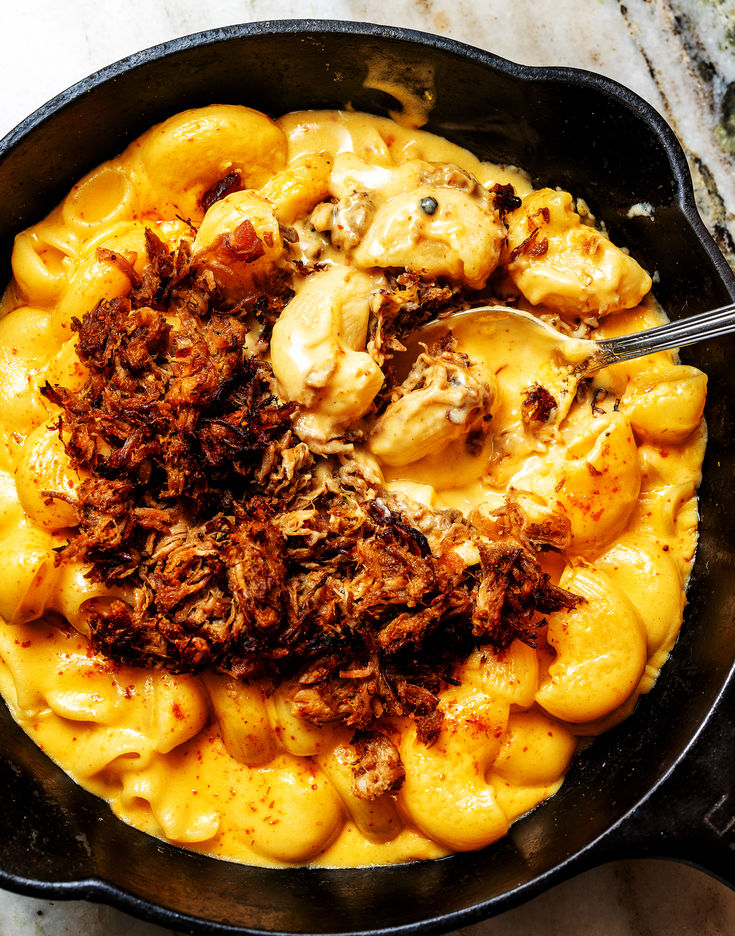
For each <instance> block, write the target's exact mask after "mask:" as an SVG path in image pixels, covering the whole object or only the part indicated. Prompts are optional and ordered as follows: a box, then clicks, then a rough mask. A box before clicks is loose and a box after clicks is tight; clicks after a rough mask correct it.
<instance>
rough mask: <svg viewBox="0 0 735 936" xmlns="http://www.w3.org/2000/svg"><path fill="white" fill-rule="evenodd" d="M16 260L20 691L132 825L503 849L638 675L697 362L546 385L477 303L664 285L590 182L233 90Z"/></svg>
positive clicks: (686, 483) (12, 541)
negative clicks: (596, 201)
mask: <svg viewBox="0 0 735 936" xmlns="http://www.w3.org/2000/svg"><path fill="white" fill-rule="evenodd" d="M12 270H13V281H12V283H11V285H10V287H9V289H8V291H7V293H6V296H5V299H4V301H3V310H4V313H5V314H4V317H3V318H2V319H1V320H0V360H1V361H2V367H0V442H1V445H0V692H1V693H2V696H3V698H4V699H5V702H6V704H7V706H8V708H9V710H10V712H11V714H12V716H13V718H14V719H15V720H16V721H17V722H18V724H19V725H20V726H21V728H22V729H23V730H24V731H26V732H27V733H28V734H29V735H30V737H31V738H32V739H33V740H34V741H35V742H36V743H37V744H38V745H39V746H40V747H41V748H42V749H43V750H44V751H45V752H46V753H47V754H48V755H49V756H50V757H51V758H53V760H54V761H56V763H58V764H59V765H60V766H61V767H62V768H63V769H64V770H65V771H66V772H67V773H68V774H69V775H70V776H71V777H72V778H73V779H74V780H75V781H76V782H78V783H80V784H81V785H83V786H84V787H86V788H87V789H89V790H91V791H92V792H93V793H95V794H97V795H98V796H100V797H102V798H103V799H104V800H106V801H107V802H108V803H109V805H110V807H111V808H112V810H113V811H114V812H115V814H116V815H117V816H119V817H120V819H121V820H123V821H125V822H127V823H129V824H131V825H133V826H134V827H136V828H138V829H140V830H142V831H144V832H146V833H149V834H151V835H154V836H158V837H159V838H163V839H166V840H168V841H170V842H173V843H175V844H178V845H181V846H182V847H185V848H188V849H192V850H195V851H199V852H202V853H203V854H206V855H208V856H211V857H214V858H223V859H229V860H235V861H240V862H245V863H250V864H256V865H266V866H276V867H279V866H285V865H294V864H315V865H326V866H356V865H370V864H381V863H383V864H385V863H391V862H399V861H409V860H416V859H429V858H437V857H440V856H443V855H446V854H447V853H449V852H453V851H464V850H470V849H478V848H483V847H485V846H487V845H490V844H491V843H492V842H494V841H496V840H497V839H498V838H500V837H502V836H503V835H505V834H506V832H507V830H508V828H509V826H510V824H511V823H512V822H514V821H516V820H517V819H519V818H520V817H521V816H523V815H524V814H525V813H527V812H528V811H529V810H531V809H533V808H534V807H536V806H538V805H539V804H540V803H542V802H543V801H544V800H545V799H547V798H548V797H550V796H552V795H553V794H554V793H555V792H556V791H557V790H558V788H559V787H560V785H561V784H562V782H563V779H564V775H565V773H566V772H567V770H568V769H569V767H570V764H571V763H572V761H573V758H574V754H575V751H576V750H577V747H578V744H579V743H580V738H582V737H584V736H591V735H596V734H599V733H600V732H602V731H604V730H606V729H607V728H608V727H610V726H612V725H614V724H615V723H617V722H618V721H620V720H621V719H622V718H624V717H626V715H628V714H629V713H630V712H631V711H632V709H633V707H634V705H635V702H636V699H637V698H638V697H639V696H640V695H641V694H642V693H646V692H648V691H650V690H651V689H652V687H653V685H654V682H655V680H656V677H657V675H658V672H659V670H660V668H661V666H662V665H663V664H664V663H665V661H666V657H667V656H668V654H669V653H670V651H671V649H672V647H673V645H674V643H675V641H676V637H677V634H678V632H679V629H680V627H681V623H682V615H683V610H684V605H685V586H686V583H687V580H688V577H689V574H690V571H691V564H692V562H693V559H694V553H695V548H696V541H697V522H698V514H697V500H696V490H697V485H698V483H699V479H700V469H701V464H702V458H703V454H704V446H705V441H706V431H705V427H704V422H703V410H704V403H705V396H706V383H707V379H706V376H705V375H704V374H702V373H701V372H700V371H698V370H697V369H696V368H693V367H690V366H685V365H682V364H681V363H680V362H679V360H678V357H677V356H676V354H674V353H670V352H659V353H658V354H655V355H653V356H651V357H649V358H646V359H643V360H639V361H634V362H629V363H625V364H618V365H614V366H612V367H609V368H607V369H605V370H603V371H601V372H599V373H598V374H596V375H595V376H594V378H588V379H585V380H581V381H580V379H579V377H578V376H577V377H576V378H575V377H574V375H573V374H571V371H570V373H569V374H568V375H567V377H566V378H565V379H564V382H562V383H559V382H558V379H557V378H555V377H554V376H553V372H552V369H551V368H550V364H549V362H550V357H549V346H548V344H547V343H545V341H544V338H543V336H539V335H538V334H536V332H534V331H532V330H531V329H530V328H529V327H524V324H523V321H522V320H519V323H518V324H515V323H514V322H510V323H508V321H507V320H506V321H503V322H500V321H499V320H498V319H497V317H496V318H493V316H492V314H491V313H487V312H478V313H476V314H462V313H463V312H464V311H465V310H467V309H471V308H472V307H484V306H488V305H498V304H501V305H508V306H512V307H514V308H519V309H522V310H524V311H526V312H530V313H532V314H533V315H535V316H537V317H539V318H540V319H542V320H543V321H545V322H547V323H550V324H552V325H554V326H555V327H556V328H557V329H559V330H560V331H561V332H563V333H564V334H574V335H576V336H585V337H596V338H601V337H608V336H613V335H619V334H625V333H629V332H633V331H636V330H640V329H644V328H650V327H653V326H655V325H657V324H660V323H661V322H662V321H664V320H665V317H664V316H663V313H662V312H661V310H660V309H659V307H658V306H657V304H656V302H655V299H654V298H653V297H652V295H651V293H650V288H651V277H650V276H649V274H648V273H647V272H646V271H645V270H644V269H643V268H642V267H641V266H640V265H639V264H638V262H637V261H636V260H635V259H634V258H633V257H631V256H630V255H629V254H628V253H627V252H626V251H625V250H624V249H621V248H620V247H618V246H617V245H615V244H613V243H612V241H611V240H610V239H609V238H608V237H607V236H606V234H605V233H604V232H603V230H601V229H600V228H598V227H597V226H596V224H595V219H594V218H593V217H592V216H591V215H590V213H589V210H588V209H587V207H586V206H585V205H584V204H583V203H581V202H575V200H574V196H573V193H567V192H562V191H558V190H554V189H550V188H542V189H539V190H534V189H533V188H532V186H531V184H530V182H529V180H528V178H527V177H526V176H525V175H524V173H523V172H521V171H520V170H518V169H515V168H513V167H508V166H500V165H495V164H491V163H486V162H481V161H480V160H478V159H477V158H476V157H475V156H473V155H472V154H471V153H469V152H466V151H465V150H462V149H460V148H459V147H457V146H455V145H454V144H452V143H450V142H449V141H447V140H443V139H440V138H439V137H436V136H433V135H431V134H428V133H425V132H423V131H420V130H410V129H407V128H405V127H402V126H398V125H397V124H395V123H394V122H392V121H391V120H388V119H385V118H378V117H373V116H369V115H365V114H355V113H341V112H331V111H330V112H319V111H314V112H301V113H295V114H287V115H285V116H284V117H282V118H281V119H279V120H277V121H273V120H271V119H270V118H269V117H267V116H266V115H264V114H261V113H259V112H257V111H254V110H251V109H250V108H247V107H244V106H237V105H213V106H210V107H204V108H200V109H197V110H191V111H186V112H184V113H182V114H178V115H174V116H172V117H170V118H169V119H167V120H166V121H164V122H163V123H162V124H159V125H157V126H155V127H153V128H151V129H150V130H149V131H147V132H146V133H144V134H143V135H142V136H141V137H140V138H138V139H137V140H134V141H133V142H132V143H131V144H130V145H129V146H128V148H127V149H126V150H125V151H124V152H123V153H122V154H121V155H119V156H117V157H116V158H114V159H111V160H110V161H108V162H106V163H104V164H103V165H101V166H100V167H98V168H97V169H95V170H93V171H92V172H91V173H89V174H88V175H87V176H86V177H85V178H84V179H82V180H81V181H80V182H79V183H78V184H77V185H75V186H74V188H73V189H72V191H71V192H70V193H69V194H68V195H67V197H66V198H65V199H64V201H63V202H62V203H61V204H60V205H59V206H57V207H56V208H55V209H54V210H53V211H51V213H50V214H49V215H48V217H47V218H45V219H44V220H43V221H40V222H39V223H38V224H36V225H34V226H33V227H31V228H29V229H28V230H26V231H23V232H21V233H19V234H18V236H17V237H16V240H15V247H14V250H13V255H12ZM434 320H436V324H434V325H431V326H429V327H426V328H425V326H427V323H429V322H432V321H434ZM555 380H556V381H557V382H556V383H555Z"/></svg>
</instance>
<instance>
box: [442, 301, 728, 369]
mask: <svg viewBox="0 0 735 936" xmlns="http://www.w3.org/2000/svg"><path fill="white" fill-rule="evenodd" d="M487 313H491V314H492V320H493V321H494V322H500V321H501V320H502V319H503V318H508V319H513V318H523V319H525V320H526V321H528V322H532V323H533V324H534V325H535V326H536V327H538V328H539V329H542V330H543V331H544V332H546V333H547V334H548V335H552V336H554V338H555V339H556V350H558V351H559V352H560V354H561V356H562V357H563V358H564V359H566V361H567V362H568V363H570V364H573V365H574V367H573V373H574V376H575V377H579V378H580V379H581V378H582V377H587V376H589V375H590V374H594V373H595V372H596V371H598V370H602V368H603V367H609V366H610V365H611V364H618V363H620V362H621V361H631V360H633V359H634V358H638V357H644V356H645V355H647V354H654V353H655V352H656V351H670V350H672V349H673V348H684V347H686V346H687V345H691V344H696V343H697V342H699V341H706V340H707V339H709V338H719V337H720V336H722V335H727V334H730V332H735V303H731V304H730V305H726V306H722V307H721V308H719V309H713V310H712V311H711V312H701V313H700V314H699V315H690V316H689V317H688V318H685V319H680V320H679V321H676V322H669V323H668V324H666V325H659V326H657V327H656V328H649V329H647V330H646V331H641V332H636V333H635V334H632V335H620V336H618V337H617V338H602V339H600V340H597V341H593V340H590V339H584V338H570V337H569V336H567V335H563V334H562V333H561V332H558V331H557V330H556V329H555V328H553V327H552V326H551V325H547V324H546V323H545V322H542V321H541V320H540V319H537V318H536V317H535V316H533V315H531V314H530V313H529V312H523V311H522V310H520V309H513V308H510V307H508V306H479V307H477V308H473V309H467V310H465V311H464V312H459V313H457V316H459V317H461V318H462V319H463V320H464V319H465V317H470V316H472V317H474V316H476V315H480V314H482V315H486V314H487ZM452 318H455V316H452ZM437 324H441V325H442V326H444V327H450V328H451V318H450V319H443V320H441V321H440V322H436V323H435V322H432V323H429V325H427V326H425V328H426V329H429V328H431V326H432V325H434V326H435V325H437Z"/></svg>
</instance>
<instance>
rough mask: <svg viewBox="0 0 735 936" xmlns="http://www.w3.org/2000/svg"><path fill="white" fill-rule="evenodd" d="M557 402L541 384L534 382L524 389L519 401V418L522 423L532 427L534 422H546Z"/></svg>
mask: <svg viewBox="0 0 735 936" xmlns="http://www.w3.org/2000/svg"><path fill="white" fill-rule="evenodd" d="M557 406H558V403H557V402H556V398H555V397H554V396H552V394H551V393H549V391H548V390H547V389H546V387H542V386H541V384H538V383H536V384H534V385H533V386H532V387H529V388H528V390H526V392H525V394H524V396H523V400H522V402H521V419H522V420H523V423H524V425H526V426H529V427H533V426H534V424H539V425H540V424H543V423H545V422H548V419H549V416H550V415H551V413H552V411H553V410H555V409H556V407H557Z"/></svg>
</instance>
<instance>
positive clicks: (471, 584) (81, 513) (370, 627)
mask: <svg viewBox="0 0 735 936" xmlns="http://www.w3.org/2000/svg"><path fill="white" fill-rule="evenodd" d="M253 236H254V232H251V231H249V230H243V231H239V230H238V231H236V232H234V233H233V238H234V240H233V239H232V238H231V239H230V242H228V243H225V242H224V241H223V242H222V243H221V244H220V245H219V246H218V247H217V250H220V252H221V253H222V255H221V256H220V257H218V258H215V260H214V261H213V262H214V263H219V262H224V260H223V257H224V253H226V252H227V251H230V252H232V251H233V250H235V251H236V252H237V251H239V252H240V253H242V254H245V253H246V254H247V255H248V256H255V255H256V254H257V253H258V244H256V243H254V241H253ZM256 240H257V236H256ZM146 242H147V254H148V265H147V267H146V269H145V270H144V272H143V273H142V275H140V276H139V277H138V278H137V279H134V278H133V277H132V275H131V277H130V278H131V289H130V292H129V294H128V295H127V296H126V297H124V298H118V299H112V300H109V301H107V300H105V301H101V302H99V303H98V304H97V305H96V306H95V308H94V309H92V310H91V311H89V312H88V313H87V314H86V315H85V316H84V317H83V319H82V321H78V320H75V321H74V322H73V326H72V327H73V329H74V331H75V332H76V334H77V336H78V350H77V353H78V355H79V358H80V360H81V361H82V362H83V364H84V365H85V367H86V369H87V372H88V377H87V379H86V381H85V383H84V385H83V387H82V388H81V389H79V390H78V391H70V390H68V389H65V388H63V387H59V386H50V385H48V384H47V385H46V386H45V388H44V391H43V392H44V393H45V395H46V396H47V397H48V399H49V400H50V401H51V402H53V403H54V404H56V405H58V406H59V407H60V409H61V416H60V420H59V432H60V433H61V436H62V438H63V439H64V442H65V446H66V450H67V453H68V454H69V456H70V459H71V461H72V463H73V465H74V466H75V467H77V468H78V469H80V471H81V473H82V475H83V477H84V480H83V481H82V483H81V485H80V487H79V493H78V504H77V514H78V519H79V526H78V528H77V529H76V530H75V531H74V533H73V534H72V535H71V538H70V541H69V543H68V545H67V546H66V547H65V548H64V549H63V550H62V551H61V552H60V554H59V557H58V561H59V562H63V561H64V560H65V559H82V560H83V561H85V562H89V563H91V572H90V573H89V574H90V577H91V578H92V579H93V580H95V581H100V582H104V583H105V584H106V585H107V586H109V587H111V588H113V589H116V592H115V594H116V595H117V597H113V596H111V597H108V598H105V599H97V600H93V601H91V602H90V603H89V605H88V608H89V622H90V629H91V642H92V646H93V648H94V649H95V650H96V651H100V652H103V653H105V654H107V655H108V656H110V657H111V658H113V659H115V660H117V661H120V662H124V663H127V664H132V665H141V666H154V667H162V668H166V669H168V670H170V671H173V672H180V673H190V672H191V673H193V672H198V671H201V670H202V669H204V668H207V667H212V668H214V669H215V670H217V671H219V672H222V673H227V674H230V675H232V676H234V677H237V678H241V679H252V678H264V679H266V680H269V681H270V683H271V684H272V685H278V684H282V685H283V686H284V688H285V687H287V691H288V697H289V698H290V701H291V705H292V708H293V710H294V711H295V712H296V713H297V714H298V715H300V716H301V717H302V718H304V719H307V720H309V721H311V722H313V723H315V724H319V725H321V724H327V723H334V722H341V723H344V724H346V725H348V726H352V727H353V728H354V729H355V730H356V731H357V732H358V735H357V739H358V740H357V742H356V749H357V751H358V761H357V763H356V765H355V766H356V769H355V790H356V792H357V795H360V796H363V797H365V798H371V797H373V796H378V795H380V794H381V793H382V792H389V791H393V790H395V789H397V787H398V786H399V785H400V783H401V782H402V777H403V773H402V765H401V764H400V758H399V757H398V753H397V751H396V750H395V748H394V747H393V746H392V743H391V742H390V741H389V740H388V739H387V738H386V737H385V736H384V735H383V734H381V733H379V732H378V731H377V729H378V728H379V726H380V723H381V719H384V718H391V717H410V718H412V719H413V720H414V721H415V723H416V728H417V735H418V737H419V739H420V740H421V741H422V742H424V743H426V744H429V743H431V742H432V741H433V740H434V739H435V738H436V736H437V734H438V733H439V731H440V730H441V726H442V714H441V711H440V710H439V708H438V703H439V698H438V693H439V692H441V690H442V689H444V688H446V687H447V686H449V685H453V684H455V683H456V680H455V678H454V676H453V673H454V671H455V668H456V665H457V663H458V662H460V661H462V660H463V659H465V658H466V657H467V655H468V654H469V653H470V652H471V651H472V650H473V649H474V648H475V647H477V646H480V645H483V646H490V647H494V648H497V649H502V648H505V647H507V646H508V645H509V644H510V643H511V642H512V640H514V639H515V638H516V637H518V638H520V639H521V640H524V641H526V642H527V643H529V644H531V645H533V644H534V642H535V641H536V639H537V633H538V630H539V628H540V627H541V626H543V623H544V622H543V620H541V615H543V614H546V613H548V612H549V611H553V610H556V609H561V608H570V607H574V606H575V605H576V604H577V603H578V602H579V601H580V600H581V599H579V598H577V597H575V596H574V595H570V594H569V593H567V592H565V591H563V590H561V589H559V588H556V587H555V586H554V585H553V584H552V583H551V582H550V581H549V576H548V575H547V574H546V573H544V572H543V571H542V570H541V568H540V566H539V565H538V563H537V562H536V560H535V559H534V558H533V556H532V555H531V554H530V553H529V552H527V551H526V550H525V549H524V548H522V546H519V545H518V543H517V542H516V541H515V540H514V541H512V542H509V541H507V538H506V539H505V540H504V539H503V538H502V537H503V536H505V535H506V534H507V533H508V532H510V534H517V535H518V536H519V537H520V536H521V535H522V533H523V531H522V530H516V529H515V527H514V523H515V520H514V519H513V517H514V514H513V513H512V511H511V512H509V514H508V518H507V524H506V525H507V529H506V530H505V531H502V532H501V538H500V539H498V540H497V541H496V540H494V539H492V537H488V536H487V535H486V534H485V533H484V532H483V531H482V530H481V529H480V528H477V527H475V526H474V525H473V524H471V523H469V522H468V521H466V520H465V519H464V518H463V517H462V516H461V515H460V514H458V513H457V512H452V511H444V512H441V511H439V512H436V511H428V508H427V509H424V508H421V510H419V511H418V512H417V511H416V510H413V509H412V508H411V506H410V505H408V506H407V505H406V504H405V503H400V502H399V501H397V500H396V499H395V498H392V497H391V495H389V494H388V493H387V492H385V491H384V490H383V489H382V488H381V486H380V483H379V481H378V479H377V478H376V477H372V476H371V475H370V474H369V472H367V470H366V469H365V468H362V467H361V466H360V465H359V464H358V463H357V462H356V461H351V460H347V459H346V458H343V460H342V463H341V464H340V463H338V462H337V460H336V459H334V458H331V459H326V458H321V459H319V460H318V463H317V460H316V459H315V456H314V455H313V454H312V452H311V451H310V450H309V448H308V447H307V446H306V445H305V444H304V443H303V442H299V441H298V440H297V439H296V438H295V437H294V435H293V433H292V431H291V418H292V415H293V411H294V409H293V406H292V405H291V404H284V403H282V402H281V401H279V400H278V399H277V398H276V396H275V395H274V393H273V389H272V383H273V381H272V374H271V370H270V367H269V366H268V365H267V364H266V363H265V362H264V361H263V360H261V359H260V358H259V357H258V356H257V353H255V351H250V350H248V347H251V348H255V349H256V350H257V348H258V347H259V345H258V343H257V341H256V342H253V340H252V337H253V328H254V323H255V322H256V321H257V320H258V319H259V318H260V319H261V320H262V321H264V322H265V328H266V329H267V326H268V322H270V321H273V320H274V318H275V317H277V314H278V310H279V308H281V307H282V306H283V304H284V303H285V301H287V297H288V295H289V286H288V282H287V279H285V278H283V277H281V274H277V275H276V276H275V277H274V279H273V280H272V281H271V282H270V283H265V284H264V283H262V282H261V283H255V284H254V285H253V293H252V294H251V295H248V296H245V297H244V298H243V299H242V301H240V302H237V303H235V304H233V303H232V299H231V297H230V298H225V297H224V296H223V295H222V293H221V291H220V289H219V286H218V284H217V278H216V276H214V275H213V273H212V268H211V266H208V265H207V262H206V258H205V260H203V259H202V257H201V256H198V257H195V258H193V259H192V257H191V254H190V249H189V247H188V245H187V244H186V243H182V244H181V245H180V247H179V248H178V250H177V251H176V252H175V253H171V252H169V251H168V250H167V249H166V247H165V246H164V245H163V244H162V243H161V241H160V240H159V239H158V238H157V237H156V236H155V235H154V234H153V233H152V232H150V231H148V232H146ZM261 246H262V245H261ZM106 259H108V260H109V262H115V263H120V262H121V261H120V259H119V257H118V256H114V257H113V256H111V257H108V258H106ZM211 259H212V258H210V260H211ZM132 263H133V261H132V260H130V258H127V257H126V258H123V261H122V266H121V268H125V269H127V266H126V264H130V266H131V268H132ZM399 280H401V276H398V277H397V278H396V284H398V285H397V288H398V289H399V290H401V291H403V292H406V293H407V295H409V296H410V297H411V298H406V299H405V301H402V302H398V301H396V302H395V303H394V306H393V307H392V312H391V313H390V314H391V315H392V318H390V321H389V320H388V319H386V320H385V321H384V324H385V325H386V327H388V325H389V327H390V329H391V330H392V332H393V334H395V335H398V334H401V333H402V330H403V329H408V328H410V327H414V326H415V324H416V321H415V319H412V316H414V315H415V316H418V317H419V318H422V317H423V316H426V315H429V314H432V315H433V314H434V313H435V312H436V311H437V309H439V308H445V307H446V304H447V303H449V302H450V301H451V299H452V297H453V296H454V290H453V289H452V288H450V287H441V286H438V285H437V284H426V283H423V282H421V281H420V280H419V278H418V277H416V276H414V275H413V274H404V279H403V280H402V282H400V283H399ZM259 290H260V291H259ZM391 301H392V300H391ZM381 340H382V339H381ZM414 507H417V505H414ZM427 511H428V513H429V514H430V516H427ZM466 546H470V547H471V548H470V549H469V554H470V555H473V554H474V555H478V554H479V555H480V557H481V561H480V562H478V563H476V564H474V565H473V564H469V565H468V562H467V560H466V559H465V558H462V556H464V555H467V554H468V551H467V550H466V549H465V550H463V549H462V548H461V547H466ZM478 551H479V552H478Z"/></svg>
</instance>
